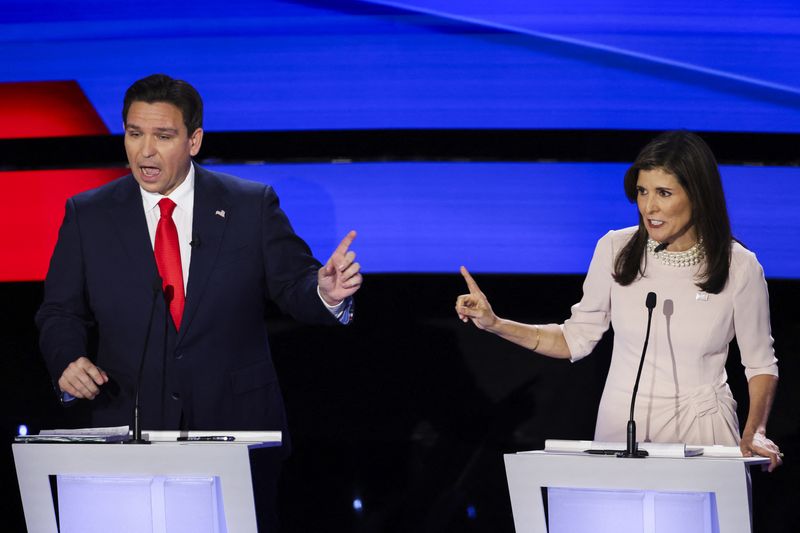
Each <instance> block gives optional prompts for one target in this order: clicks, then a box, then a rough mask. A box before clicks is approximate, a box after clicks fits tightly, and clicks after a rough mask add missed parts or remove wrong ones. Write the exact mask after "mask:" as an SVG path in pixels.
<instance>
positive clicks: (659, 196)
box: [636, 168, 697, 252]
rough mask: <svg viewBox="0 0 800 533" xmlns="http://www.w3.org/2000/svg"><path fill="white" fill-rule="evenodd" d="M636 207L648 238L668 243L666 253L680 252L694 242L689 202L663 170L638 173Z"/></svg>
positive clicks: (676, 180) (676, 181) (670, 175)
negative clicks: (667, 251)
mask: <svg viewBox="0 0 800 533" xmlns="http://www.w3.org/2000/svg"><path fill="white" fill-rule="evenodd" d="M636 204H637V206H638V207H639V213H640V214H641V215H642V220H643V221H644V225H645V227H646V228H647V233H648V235H650V238H651V239H653V240H654V241H658V242H660V243H664V242H668V243H669V245H668V246H667V250H669V251H673V252H681V251H683V250H688V249H689V248H691V247H692V246H694V244H695V243H696V242H697V234H696V233H695V229H694V225H693V224H692V202H691V201H690V200H689V195H688V194H686V190H685V189H684V188H683V186H682V185H681V184H680V182H679V181H678V178H676V177H675V176H673V175H672V174H670V173H669V172H666V171H665V170H664V169H661V168H655V169H652V170H640V171H639V178H638V179H637V180H636Z"/></svg>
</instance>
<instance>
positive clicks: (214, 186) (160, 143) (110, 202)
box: [36, 75, 362, 430]
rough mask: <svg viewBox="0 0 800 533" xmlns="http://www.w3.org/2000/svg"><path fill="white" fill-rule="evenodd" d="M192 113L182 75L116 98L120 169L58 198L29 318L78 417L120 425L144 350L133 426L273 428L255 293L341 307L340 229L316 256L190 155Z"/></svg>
mask: <svg viewBox="0 0 800 533" xmlns="http://www.w3.org/2000/svg"><path fill="white" fill-rule="evenodd" d="M202 111H203V110H202V100H201V99H200V96H199V94H198V93H197V91H196V90H195V89H194V88H193V87H192V86H191V85H189V84H188V83H186V82H184V81H181V80H175V79H172V78H170V77H168V76H165V75H153V76H149V77H147V78H144V79H142V80H139V81H137V82H136V83H134V84H133V85H132V86H131V87H130V88H129V89H128V91H127V92H126V94H125V101H124V106H123V124H124V127H125V150H126V152H127V156H128V162H129V164H130V168H131V175H128V176H125V177H123V178H120V179H118V180H116V181H114V182H111V183H109V184H107V185H105V186H102V187H100V188H98V189H94V190H91V191H88V192H85V193H82V194H79V195H77V196H75V197H74V198H71V199H70V200H68V201H67V205H66V214H65V216H64V221H63V224H62V226H61V230H60V232H59V237H58V243H57V244H56V248H55V251H54V253H53V257H52V259H51V263H50V270H49V272H48V274H47V280H46V282H45V297H44V302H43V304H42V306H41V308H40V309H39V312H38V313H37V316H36V321H37V324H38V326H39V330H40V339H41V340H40V345H41V349H42V353H43V354H44V357H45V361H46V363H47V366H48V368H49V371H50V373H51V375H52V377H53V379H54V381H55V382H57V383H58V387H59V389H60V391H61V393H62V395H63V396H64V397H65V398H67V399H71V398H78V399H87V400H92V423H93V425H96V426H108V425H125V424H128V423H129V422H130V421H131V417H132V412H133V405H134V396H135V391H136V388H137V381H138V375H139V366H140V361H142V357H144V359H143V361H144V363H143V372H142V376H141V389H140V403H141V413H142V415H141V416H142V425H143V427H145V428H150V429H179V428H183V429H231V430H233V429H238V430H256V429H261V430H285V429H286V420H285V414H284V406H283V399H282V397H281V392H280V389H279V386H278V382H277V377H276V375H275V369H274V367H273V363H272V359H271V356H270V350H269V345H268V342H267V331H266V327H265V323H264V314H265V308H266V305H267V304H266V303H267V301H268V300H272V301H274V302H276V303H277V304H278V306H279V307H280V308H281V309H282V310H283V311H284V312H287V313H289V314H290V315H292V316H293V317H295V318H296V319H298V320H301V321H303V322H308V323H321V324H325V323H332V324H335V323H337V321H338V322H341V323H347V322H348V321H349V320H350V318H351V309H352V295H353V294H354V293H355V292H356V291H357V290H358V288H359V287H360V285H361V282H362V277H361V273H360V267H359V265H358V263H356V262H355V254H354V253H353V252H352V251H350V250H349V247H350V244H351V242H352V241H353V239H354V238H355V232H350V233H349V234H348V235H347V236H346V237H345V238H344V240H343V241H342V242H341V244H340V245H339V246H338V248H337V249H336V250H335V251H334V253H333V255H332V256H331V257H330V259H328V261H327V263H326V264H325V265H324V266H323V265H321V264H320V263H318V262H317V261H316V260H315V259H314V258H313V257H312V256H311V252H310V251H309V249H308V247H307V246H306V244H305V243H304V242H303V241H302V240H301V239H300V238H299V237H298V236H297V235H296V234H295V233H294V231H293V230H292V227H291V225H290V224H289V221H288V219H287V218H286V216H285V214H284V213H283V211H282V210H281V209H280V207H279V205H278V198H277V196H276V195H275V193H274V192H273V190H272V188H271V187H269V186H265V185H262V184H258V183H254V182H249V181H244V180H240V179H238V178H234V177H232V176H227V175H223V174H219V173H215V172H210V171H208V170H205V169H203V168H202V167H200V166H198V165H196V164H195V163H193V162H192V157H193V156H195V155H197V153H198V151H199V150H200V145H201V143H202V140H203V129H202ZM94 328H96V334H97V347H96V353H90V344H91V343H90V342H89V338H90V336H89V332H90V331H91V330H92V329H94ZM145 339H147V344H146V345H145ZM110 381H111V383H110Z"/></svg>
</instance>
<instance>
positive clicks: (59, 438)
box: [14, 426, 129, 444]
mask: <svg viewBox="0 0 800 533" xmlns="http://www.w3.org/2000/svg"><path fill="white" fill-rule="evenodd" d="M128 432H129V429H128V426H115V427H105V428H82V429H43V430H42V431H40V432H39V434H38V435H18V436H17V437H15V438H14V441H15V442H72V443H84V444H86V443H103V442H122V441H124V440H127V439H128Z"/></svg>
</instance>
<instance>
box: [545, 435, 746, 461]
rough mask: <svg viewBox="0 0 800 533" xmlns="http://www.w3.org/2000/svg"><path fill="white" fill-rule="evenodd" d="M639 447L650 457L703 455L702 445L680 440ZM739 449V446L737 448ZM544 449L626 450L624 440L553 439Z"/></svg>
mask: <svg viewBox="0 0 800 533" xmlns="http://www.w3.org/2000/svg"><path fill="white" fill-rule="evenodd" d="M639 449H640V450H645V451H646V452H647V454H648V456H649V457H694V456H697V455H703V451H704V448H703V447H702V446H687V445H686V444H682V443H679V442H640V443H639ZM737 449H738V448H737ZM544 451H546V452H551V453H597V454H607V455H613V454H614V453H616V452H618V451H619V452H622V451H625V443H624V442H602V441H596V440H553V439H549V440H546V441H545V442H544Z"/></svg>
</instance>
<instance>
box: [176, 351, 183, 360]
mask: <svg viewBox="0 0 800 533" xmlns="http://www.w3.org/2000/svg"><path fill="white" fill-rule="evenodd" d="M175 359H183V352H182V351H180V350H175Z"/></svg>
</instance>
